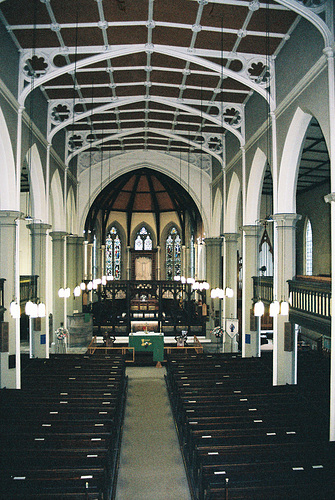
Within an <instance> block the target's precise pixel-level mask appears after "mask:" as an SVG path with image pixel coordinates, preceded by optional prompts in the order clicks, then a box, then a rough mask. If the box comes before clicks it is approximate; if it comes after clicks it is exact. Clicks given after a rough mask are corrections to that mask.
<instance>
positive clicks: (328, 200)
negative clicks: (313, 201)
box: [324, 193, 335, 203]
mask: <svg viewBox="0 0 335 500" xmlns="http://www.w3.org/2000/svg"><path fill="white" fill-rule="evenodd" d="M324 200H325V202H326V203H331V202H332V201H335V193H329V194H326V196H324Z"/></svg>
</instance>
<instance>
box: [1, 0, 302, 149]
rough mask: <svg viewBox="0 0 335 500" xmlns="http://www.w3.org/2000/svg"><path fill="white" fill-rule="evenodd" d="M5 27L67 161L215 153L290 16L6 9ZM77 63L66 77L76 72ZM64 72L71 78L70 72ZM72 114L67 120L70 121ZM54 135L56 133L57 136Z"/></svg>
mask: <svg viewBox="0 0 335 500" xmlns="http://www.w3.org/2000/svg"><path fill="white" fill-rule="evenodd" d="M0 8H1V12H2V14H1V17H2V21H3V22H4V23H5V25H6V27H7V29H8V31H9V32H10V34H11V36H12V38H13V40H14V42H15V44H16V45H17V47H18V48H19V49H20V51H21V54H22V61H21V71H22V82H23V83H22V86H21V89H20V90H21V92H22V91H23V90H24V88H26V87H27V86H28V85H29V84H31V82H32V80H34V82H33V83H34V85H35V87H36V86H37V85H39V84H40V81H42V79H43V78H44V81H43V84H42V85H41V89H42V91H43V93H44V95H45V97H46V99H48V100H49V101H50V130H51V129H55V128H56V129H57V130H58V129H59V126H61V124H67V130H68V131H69V136H68V140H69V150H70V151H72V152H73V151H74V150H76V149H78V148H79V147H81V146H83V145H86V146H87V149H91V148H93V150H94V149H97V148H99V149H100V148H102V149H103V150H108V151H113V152H117V151H119V152H122V151H127V150H135V149H143V148H145V149H155V150H162V151H165V152H168V151H176V150H178V151H179V150H180V149H182V150H185V151H187V149H188V148H189V143H190V142H191V143H192V147H193V148H195V150H196V149H197V147H198V148H199V145H201V147H204V148H208V149H210V150H214V151H215V150H217V151H219V152H220V141H221V137H222V133H223V132H224V131H225V130H226V128H227V127H228V129H229V127H230V130H231V131H232V132H234V131H236V132H237V133H240V132H241V130H240V127H241V121H242V120H243V105H244V104H245V103H246V102H247V100H248V99H249V97H250V94H251V93H252V92H253V91H254V90H255V88H257V86H258V87H259V88H260V89H264V88H265V87H266V86H267V84H268V80H269V67H268V65H267V64H268V58H269V56H272V55H277V54H278V53H279V52H280V50H281V49H282V47H283V45H284V44H285V42H286V40H287V37H288V36H289V34H290V31H291V29H292V25H293V23H294V22H295V20H296V18H297V16H296V15H295V14H294V13H292V12H290V11H288V10H287V9H286V8H284V7H283V6H281V5H279V4H278V3H276V2H274V1H272V0H271V1H269V2H266V3H265V2H258V1H250V2H249V1H242V0H212V1H207V0H198V1H197V0H170V1H166V0H155V1H154V0H136V1H133V0H73V1H71V2H63V1H61V0H40V1H39V0H11V1H9V0H5V1H4V2H2V3H1V5H0ZM71 64H72V66H71ZM65 68H66V70H65ZM73 110H74V113H73ZM57 127H58V128H57Z"/></svg>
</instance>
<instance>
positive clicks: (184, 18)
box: [154, 0, 199, 25]
mask: <svg viewBox="0 0 335 500" xmlns="http://www.w3.org/2000/svg"><path fill="white" fill-rule="evenodd" d="M198 7H199V5H198V2H193V1H190V0H177V1H176V0H174V1H172V2H167V1H165V0H156V1H155V3H154V18H155V19H156V20H157V21H162V22H168V23H184V24H191V25H192V24H194V22H195V20H196V16H197V12H198Z"/></svg>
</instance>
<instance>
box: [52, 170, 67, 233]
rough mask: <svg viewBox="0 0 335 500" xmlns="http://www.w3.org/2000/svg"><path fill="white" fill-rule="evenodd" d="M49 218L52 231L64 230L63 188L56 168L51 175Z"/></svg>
mask: <svg viewBox="0 0 335 500" xmlns="http://www.w3.org/2000/svg"><path fill="white" fill-rule="evenodd" d="M50 200H51V202H50V212H51V214H50V219H49V220H51V221H52V222H51V223H52V228H53V231H65V229H66V228H65V220H64V203H63V201H64V200H63V190H62V184H61V181H60V176H59V172H58V170H56V171H55V173H54V174H53V176H52V179H51V189H50Z"/></svg>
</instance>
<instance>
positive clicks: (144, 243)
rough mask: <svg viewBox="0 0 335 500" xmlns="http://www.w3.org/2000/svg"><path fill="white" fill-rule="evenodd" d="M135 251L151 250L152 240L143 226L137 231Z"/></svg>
mask: <svg viewBox="0 0 335 500" xmlns="http://www.w3.org/2000/svg"><path fill="white" fill-rule="evenodd" d="M134 248H135V250H152V238H151V234H150V232H149V231H148V230H147V228H146V227H145V226H142V227H141V229H140V230H139V231H138V233H137V236H136V238H135V244H134Z"/></svg>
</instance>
